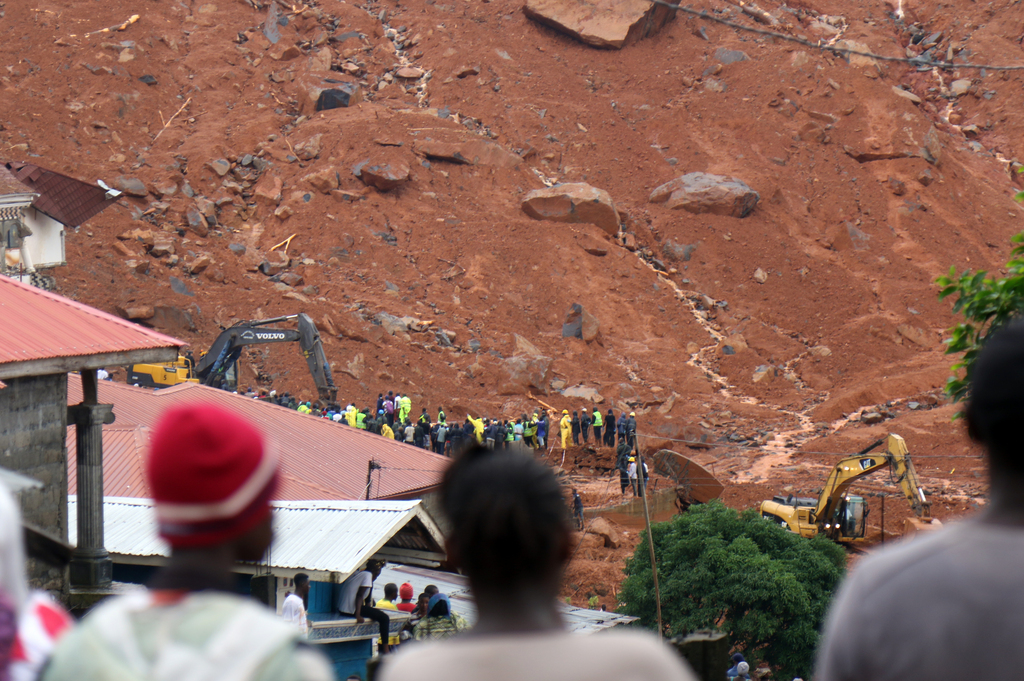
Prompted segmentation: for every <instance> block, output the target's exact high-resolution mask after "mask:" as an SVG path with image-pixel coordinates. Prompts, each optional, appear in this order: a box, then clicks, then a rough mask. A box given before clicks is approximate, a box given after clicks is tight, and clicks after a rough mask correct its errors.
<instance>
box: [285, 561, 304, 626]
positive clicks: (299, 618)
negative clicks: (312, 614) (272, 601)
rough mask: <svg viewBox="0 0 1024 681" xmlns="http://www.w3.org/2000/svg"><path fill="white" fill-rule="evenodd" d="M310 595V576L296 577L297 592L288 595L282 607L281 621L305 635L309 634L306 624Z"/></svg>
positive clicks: (301, 574)
mask: <svg viewBox="0 0 1024 681" xmlns="http://www.w3.org/2000/svg"><path fill="white" fill-rule="evenodd" d="M308 594H309V575H307V574H304V573H302V572H300V573H298V574H296V575H295V591H294V592H292V593H290V594H288V595H287V596H286V597H285V599H284V605H283V606H281V619H283V620H284V621H285V622H288V623H290V624H294V625H295V626H296V627H298V629H299V631H301V632H302V633H303V634H306V633H308V632H309V625H308V624H307V622H306V596H307V595H308Z"/></svg>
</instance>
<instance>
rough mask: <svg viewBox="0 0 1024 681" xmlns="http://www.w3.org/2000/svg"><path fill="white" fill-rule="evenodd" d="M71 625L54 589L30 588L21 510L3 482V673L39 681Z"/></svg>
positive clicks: (0, 647) (0, 594)
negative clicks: (55, 598) (53, 592)
mask: <svg viewBox="0 0 1024 681" xmlns="http://www.w3.org/2000/svg"><path fill="white" fill-rule="evenodd" d="M71 626H72V620H71V616H70V615H68V613H67V611H65V610H64V608H63V607H61V605H60V604H59V603H57V602H56V601H54V600H53V598H51V597H50V594H48V593H46V592H45V591H32V590H30V589H29V585H28V579H27V578H26V575H25V534H24V530H23V528H22V525H21V512H20V511H19V509H18V502H17V501H15V500H14V496H13V495H12V494H11V493H10V491H8V489H7V487H6V486H4V485H3V483H0V679H4V681H8V680H9V681H34V679H36V678H38V676H39V672H40V670H41V669H42V668H43V665H45V664H46V661H47V660H48V659H49V658H50V655H51V654H52V653H53V649H54V647H55V646H56V645H57V641H58V640H59V639H60V638H61V637H62V636H63V635H64V634H65V633H67V632H68V631H69V630H70V629H71Z"/></svg>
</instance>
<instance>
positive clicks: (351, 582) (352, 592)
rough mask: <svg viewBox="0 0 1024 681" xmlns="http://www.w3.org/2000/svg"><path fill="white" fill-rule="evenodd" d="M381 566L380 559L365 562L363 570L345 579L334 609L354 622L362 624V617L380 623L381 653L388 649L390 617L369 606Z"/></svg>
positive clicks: (382, 566)
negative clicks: (352, 618)
mask: <svg viewBox="0 0 1024 681" xmlns="http://www.w3.org/2000/svg"><path fill="white" fill-rule="evenodd" d="M383 568H384V565H383V564H382V563H381V562H380V561H377V560H371V561H370V562H368V563H367V564H366V569H365V570H361V571H360V572H357V573H355V574H354V575H352V576H351V577H349V578H348V579H346V580H345V581H344V582H343V583H342V584H341V587H340V588H339V589H338V593H337V596H338V600H337V603H336V605H335V609H336V610H337V611H338V612H339V613H340V614H342V615H344V616H345V617H354V618H355V620H356V624H362V623H363V622H364V619H363V618H368V619H371V620H373V621H374V622H376V623H377V624H378V625H380V650H381V652H382V653H387V652H389V650H390V649H389V647H388V639H389V638H390V630H391V618H390V617H388V614H387V613H386V612H384V611H383V610H379V609H378V608H374V607H371V606H370V602H371V599H370V594H371V592H372V591H373V582H374V580H375V579H377V578H378V577H380V573H381V570H382V569H383Z"/></svg>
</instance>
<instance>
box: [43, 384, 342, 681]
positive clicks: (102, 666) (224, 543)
mask: <svg viewBox="0 0 1024 681" xmlns="http://www.w3.org/2000/svg"><path fill="white" fill-rule="evenodd" d="M145 473H146V482H147V483H148V484H149V492H150V494H151V495H152V497H153V502H154V503H153V507H154V508H153V510H154V512H155V516H156V524H157V528H158V532H159V534H160V537H161V538H163V539H164V540H165V541H166V542H167V543H168V545H170V549H171V555H170V557H169V558H168V559H167V562H166V564H165V565H164V566H163V567H161V568H160V569H159V570H158V571H157V573H156V574H155V575H154V576H153V578H152V579H151V581H150V583H149V585H148V588H145V589H137V590H133V591H130V592H128V593H125V594H124V595H122V596H114V597H111V598H108V599H106V600H104V601H103V602H102V603H100V604H99V605H97V606H96V607H95V608H93V609H92V611H91V612H90V613H89V614H88V615H87V616H86V617H85V619H84V620H82V622H81V623H80V624H79V625H78V627H77V628H75V629H74V630H72V631H71V632H69V633H67V634H65V636H64V637H63V638H62V639H61V642H60V644H59V645H58V646H57V650H56V652H55V653H54V656H53V657H52V658H51V659H50V663H49V666H48V667H47V668H46V670H45V672H44V673H43V677H42V678H43V679H45V680H46V681H85V680H89V679H170V678H173V679H178V680H180V681H184V680H185V679H189V680H192V679H246V680H247V681H289V680H292V681H299V680H302V681H321V680H322V681H328V680H330V679H333V678H334V672H333V670H332V669H331V667H330V665H329V664H328V662H327V660H326V659H325V658H324V657H322V656H321V655H320V653H318V652H316V651H315V650H314V649H313V648H312V647H311V646H309V645H307V644H306V643H305V642H304V641H303V640H302V634H301V633H300V632H299V631H298V629H297V628H296V627H295V626H294V625H292V624H288V623H286V622H284V621H282V620H281V619H280V618H279V617H278V616H277V615H276V614H275V613H274V612H273V611H272V610H269V609H268V608H267V607H266V606H264V605H262V604H261V603H259V602H258V601H256V600H255V599H253V598H250V597H248V596H242V595H239V594H238V593H236V592H235V585H236V584H237V580H236V578H235V575H234V574H233V570H234V569H235V568H236V567H237V565H238V564H239V563H242V562H245V563H250V564H254V563H259V561H260V560H261V559H262V557H263V555H264V553H266V550H267V548H268V547H269V546H270V542H271V539H272V538H273V529H272V528H273V525H272V523H271V510H272V509H271V505H270V500H271V499H272V498H273V497H274V491H275V490H276V488H277V483H278V475H279V474H278V461H277V457H276V456H275V455H274V450H273V449H272V448H269V447H266V446H265V445H264V442H263V436H262V435H261V434H260V432H259V430H257V429H256V427H255V426H253V425H252V424H251V423H249V422H248V421H246V420H244V419H242V418H241V417H239V416H237V415H235V414H234V413H233V412H231V411H229V410H227V409H224V408H222V407H219V406H215V405H213V404H209V403H200V404H195V405H190V406H179V407H171V408H169V409H168V410H167V411H165V412H164V413H163V415H162V416H161V417H160V419H159V421H158V422H157V424H156V427H155V428H154V429H153V433H152V435H151V436H150V446H149V455H148V457H147V459H146V467H145Z"/></svg>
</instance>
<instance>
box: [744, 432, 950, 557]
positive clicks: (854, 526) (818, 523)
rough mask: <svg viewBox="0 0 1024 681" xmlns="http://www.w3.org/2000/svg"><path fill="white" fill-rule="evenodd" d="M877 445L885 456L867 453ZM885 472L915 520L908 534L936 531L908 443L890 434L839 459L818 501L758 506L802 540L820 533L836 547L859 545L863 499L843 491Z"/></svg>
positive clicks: (783, 499)
mask: <svg viewBox="0 0 1024 681" xmlns="http://www.w3.org/2000/svg"><path fill="white" fill-rule="evenodd" d="M882 444H885V450H883V451H882V452H876V453H871V451H872V450H874V449H875V448H877V447H878V446H879V445H882ZM886 467H888V468H889V471H890V474H891V476H892V480H893V482H894V483H896V484H897V485H899V487H900V489H901V490H903V494H904V495H905V496H906V497H907V501H909V502H910V506H911V508H913V509H914V514H915V516H916V517H915V518H911V519H909V520H908V521H907V526H908V527H907V529H908V533H912V532H916V531H921V530H928V529H932V528H933V527H938V526H941V524H942V523H940V522H939V521H938V520H934V519H932V517H931V502H930V501H928V499H927V498H925V495H924V490H923V489H922V488H921V483H920V481H919V480H918V477H917V471H916V470H915V469H914V464H913V462H912V461H911V460H910V453H909V452H908V451H907V443H906V442H905V441H904V440H903V438H902V437H900V436H899V435H892V434H890V435H889V436H888V437H886V438H883V439H881V440H878V441H877V442H874V443H872V444H871V446H869V447H866V448H865V449H863V450H861V451H860V452H858V453H857V454H855V455H853V456H848V457H846V458H844V459H841V460H840V461H839V463H837V464H836V465H835V467H834V468H833V469H832V471H831V472H830V473H829V476H828V479H827V480H826V481H825V487H824V488H823V489H822V490H821V493H820V494H819V495H818V498H817V499H814V498H801V497H794V496H793V495H789V496H787V497H782V496H777V497H774V498H773V499H772V500H771V501H764V502H762V503H761V517H763V518H766V519H768V520H771V521H773V522H776V523H779V524H780V525H783V526H784V527H787V528H788V529H789V530H791V531H793V532H796V533H798V534H800V535H801V536H804V537H813V536H814V535H816V534H818V533H819V532H820V533H824V534H825V535H826V536H827V537H828V538H829V539H832V540H834V541H837V542H842V543H847V542H859V541H863V540H864V530H865V527H866V525H867V516H868V507H867V504H866V503H865V501H864V498H863V497H859V496H854V495H851V494H848V490H849V488H850V485H852V484H853V483H854V482H856V481H857V480H860V479H861V478H863V477H866V476H868V475H871V474H872V473H875V472H876V471H879V470H881V469H882V468H886Z"/></svg>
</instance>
